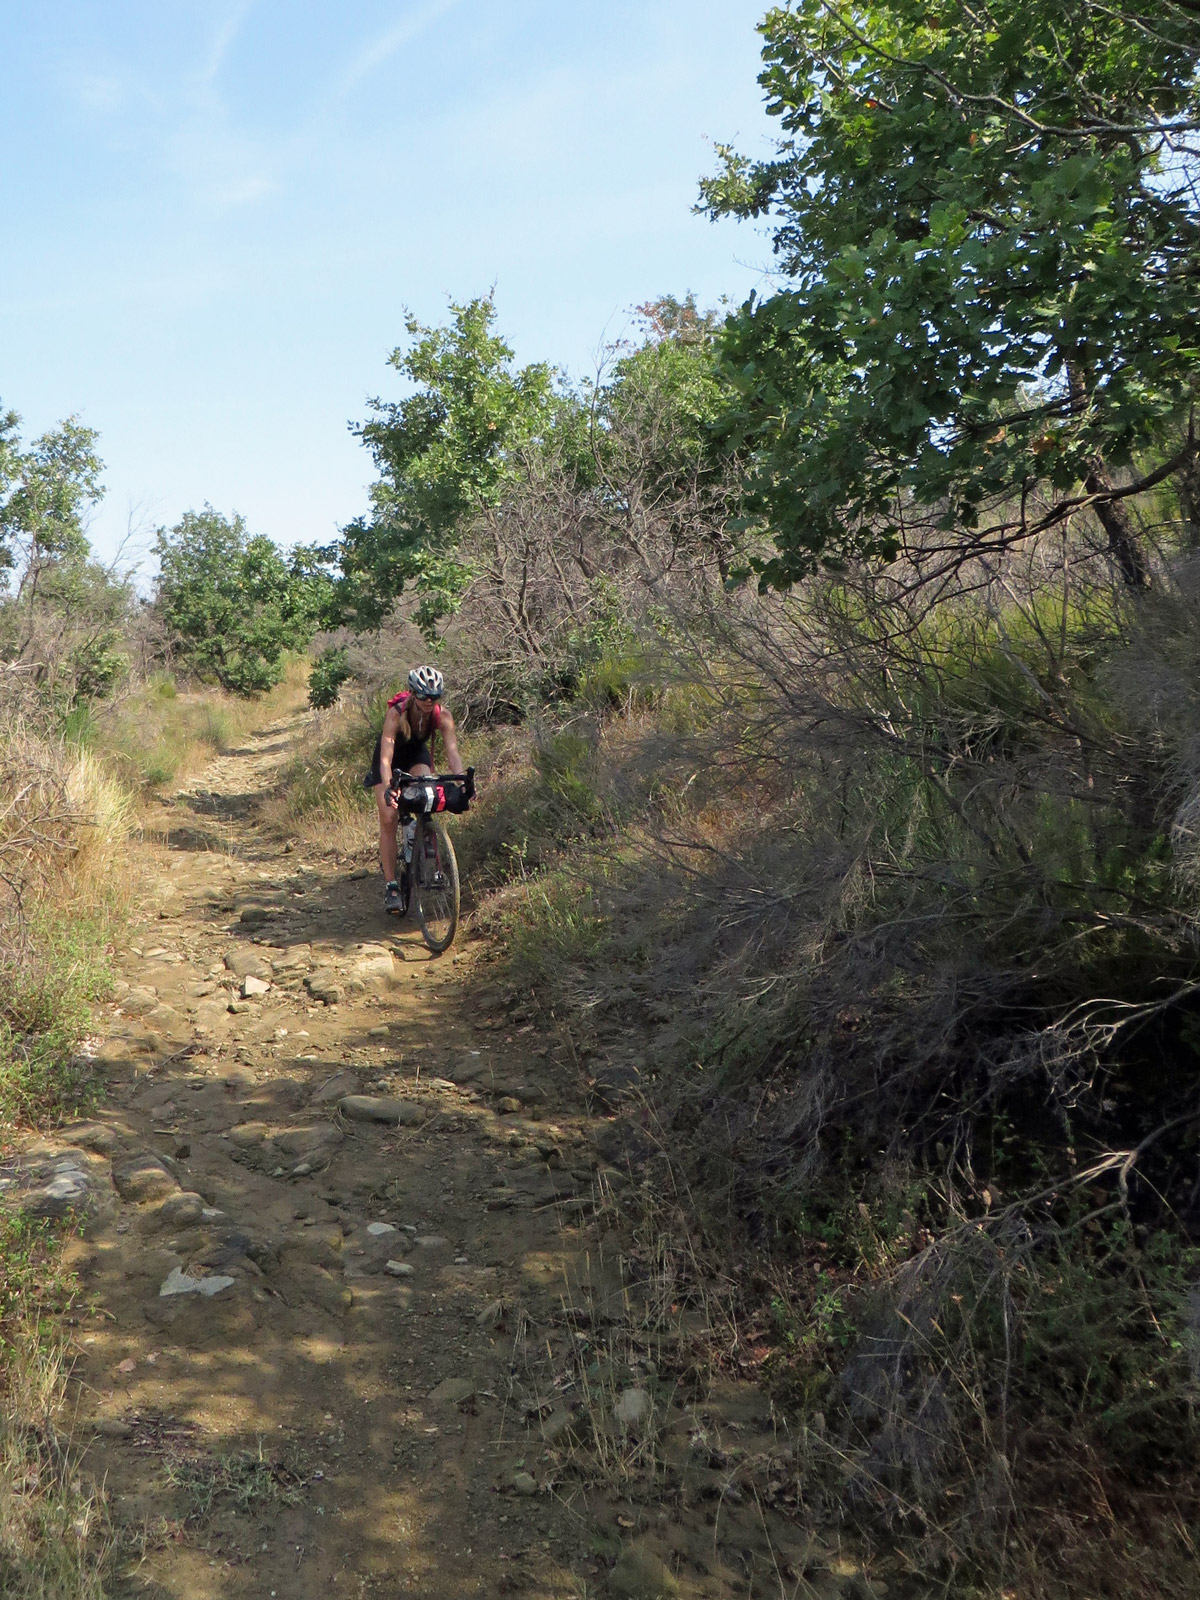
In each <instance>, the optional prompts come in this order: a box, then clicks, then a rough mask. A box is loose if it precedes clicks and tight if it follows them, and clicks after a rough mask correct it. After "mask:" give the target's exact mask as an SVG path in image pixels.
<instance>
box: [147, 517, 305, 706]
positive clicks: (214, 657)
mask: <svg viewBox="0 0 1200 1600" xmlns="http://www.w3.org/2000/svg"><path fill="white" fill-rule="evenodd" d="M155 548H156V551H157V554H158V561H159V577H158V590H157V596H156V603H157V606H158V609H159V612H160V614H161V616H162V618H163V621H164V622H165V624H166V626H167V628H168V629H169V631H170V633H171V635H172V637H173V639H174V641H175V645H176V650H177V653H178V657H179V659H180V660H181V661H182V662H183V663H184V664H185V665H186V667H187V668H188V669H189V670H190V671H191V672H193V673H195V675H196V676H197V677H198V678H199V679H200V680H201V681H202V682H208V683H219V684H220V685H221V687H222V688H224V689H229V690H232V691H233V692H234V693H236V694H255V693H258V692H260V691H262V690H265V689H270V688H272V687H273V686H274V685H275V684H276V683H278V682H279V680H280V678H281V677H282V676H283V658H284V653H285V651H287V650H295V649H302V648H303V647H304V646H305V645H307V644H308V642H309V640H310V639H311V638H312V635H313V633H314V631H315V629H316V627H317V625H318V622H319V620H320V618H321V616H322V614H323V612H324V610H325V607H326V606H327V604H328V599H329V582H328V579H327V578H326V577H325V575H324V569H323V567H322V566H321V563H320V558H319V557H318V556H317V555H316V554H315V553H314V552H312V551H308V550H299V551H296V552H294V553H293V554H292V556H291V557H290V559H285V557H284V556H283V555H282V554H281V553H280V551H279V550H278V549H277V548H276V546H275V545H274V544H272V542H271V540H270V539H267V538H265V537H264V536H263V535H261V534H259V535H254V536H251V535H250V534H249V533H248V532H247V529H246V524H245V522H244V521H243V519H242V518H241V517H240V516H237V515H236V514H235V515H234V516H233V517H232V519H230V518H227V517H223V516H222V515H221V514H220V513H219V512H217V511H214V510H213V508H212V507H211V506H209V505H206V506H205V507H204V509H203V511H188V512H185V513H184V515H183V517H182V518H181V519H180V521H179V522H178V523H176V525H175V526H174V527H173V528H171V529H170V530H168V529H165V528H163V529H160V530H159V534H158V538H157V541H156V546H155Z"/></svg>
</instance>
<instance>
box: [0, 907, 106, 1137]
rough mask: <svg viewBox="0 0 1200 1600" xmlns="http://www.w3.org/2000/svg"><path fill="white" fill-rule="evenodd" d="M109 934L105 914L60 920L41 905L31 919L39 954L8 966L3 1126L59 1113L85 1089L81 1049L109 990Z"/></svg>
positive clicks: (0, 1084)
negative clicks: (94, 1013) (97, 1005)
mask: <svg viewBox="0 0 1200 1600" xmlns="http://www.w3.org/2000/svg"><path fill="white" fill-rule="evenodd" d="M110 933H111V929H110V927H109V926H108V925H107V923H106V921H105V920H104V918H103V917H101V916H99V915H92V916H81V915H74V916H72V917H71V918H70V919H69V920H65V919H64V920H62V921H57V920H56V919H55V914H54V912H53V910H52V909H51V908H49V907H43V908H40V909H39V911H38V913H37V916H36V918H35V919H34V922H33V925H32V936H33V949H34V951H35V955H34V957H33V958H32V959H30V958H28V957H19V958H18V959H17V960H16V961H11V962H6V963H5V964H4V968H3V979H4V988H5V997H4V1001H3V1005H0V1128H2V1127H3V1126H4V1125H5V1124H9V1125H11V1124H13V1123H30V1122H34V1121H36V1120H38V1119H40V1118H45V1117H47V1116H53V1115H56V1114H60V1113H61V1112H63V1111H64V1110H67V1109H69V1108H70V1107H72V1106H75V1105H77V1104H78V1103H79V1101H80V1100H81V1098H82V1097H83V1096H84V1095H85V1094H86V1093H87V1091H88V1087H89V1081H88V1072H87V1069H86V1066H83V1065H81V1064H80V1061H79V1059H78V1058H77V1056H76V1049H77V1046H78V1042H79V1040H80V1038H81V1037H82V1036H83V1035H84V1034H85V1033H86V1031H87V1027H88V1023H89V1021H90V1018H91V1007H92V1005H93V1003H94V1002H96V1001H97V1000H102V999H104V998H105V997H106V996H107V994H108V990H109V984H110V982H111V973H110V969H109V959H108V937H109V935H110Z"/></svg>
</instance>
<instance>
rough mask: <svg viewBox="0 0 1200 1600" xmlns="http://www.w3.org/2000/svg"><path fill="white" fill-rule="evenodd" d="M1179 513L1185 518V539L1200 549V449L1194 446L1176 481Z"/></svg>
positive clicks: (1191, 547) (1193, 548)
mask: <svg viewBox="0 0 1200 1600" xmlns="http://www.w3.org/2000/svg"><path fill="white" fill-rule="evenodd" d="M1175 492H1176V494H1177V495H1178V496H1179V514H1180V516H1181V518H1182V520H1183V540H1184V543H1185V544H1186V545H1187V546H1188V548H1189V549H1191V550H1200V450H1197V449H1196V448H1195V447H1193V448H1192V452H1191V454H1190V455H1189V456H1188V459H1187V461H1186V462H1185V463H1184V465H1183V467H1182V468H1181V469H1180V472H1179V477H1178V478H1177V479H1176V482H1175Z"/></svg>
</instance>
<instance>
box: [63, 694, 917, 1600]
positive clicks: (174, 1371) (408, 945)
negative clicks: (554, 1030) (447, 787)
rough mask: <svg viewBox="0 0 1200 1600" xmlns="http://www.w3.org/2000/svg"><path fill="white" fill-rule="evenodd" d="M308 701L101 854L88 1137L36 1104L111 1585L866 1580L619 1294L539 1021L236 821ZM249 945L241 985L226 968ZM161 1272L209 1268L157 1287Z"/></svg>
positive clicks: (591, 1119)
mask: <svg viewBox="0 0 1200 1600" xmlns="http://www.w3.org/2000/svg"><path fill="white" fill-rule="evenodd" d="M305 728H306V722H305V719H304V718H302V717H296V718H294V719H292V720H290V721H287V722H284V723H281V724H279V725H277V726H276V727H274V728H271V729H268V730H266V731H265V732H264V733H263V734H261V735H259V736H258V737H256V738H255V739H253V740H252V741H251V742H250V743H249V744H248V745H247V747H246V748H245V749H242V750H238V751H234V752H232V753H231V754H228V755H226V756H224V757H222V758H221V759H219V760H217V761H216V762H214V763H213V765H212V766H211V767H210V768H209V769H208V770H207V771H206V772H204V773H203V774H202V775H201V777H200V779H199V780H198V781H197V782H196V784H194V785H193V786H192V788H191V790H190V791H189V792H187V793H182V794H179V795H177V796H175V797H173V799H172V800H171V801H170V802H167V803H164V807H163V809H162V813H161V818H160V820H158V821H157V822H156V823H155V825H154V826H153V827H150V828H148V829H147V831H146V834H145V836H144V838H143V839H142V840H141V841H140V842H139V843H138V844H137V845H136V846H134V847H133V849H132V851H131V857H130V864H129V865H130V872H131V874H132V875H133V876H134V878H135V879H136V882H137V884H138V885H139V886H140V890H141V900H142V904H143V912H142V915H141V918H140V920H139V922H138V923H137V924H136V926H135V927H134V930H133V932H132V935H131V938H132V943H131V945H130V947H129V948H128V949H126V950H123V951H121V952H120V954H119V956H118V959H117V971H118V976H119V979H120V980H121V983H120V984H119V986H118V999H117V1003H116V1005H115V1006H114V1007H113V1008H112V1009H111V1013H110V1015H109V1016H108V1017H107V1018H106V1020H105V1032H104V1035H103V1037H102V1038H100V1039H98V1040H97V1042H96V1053H97V1059H98V1065H99V1067H100V1069H101V1071H102V1072H103V1073H104V1075H105V1077H106V1081H107V1088H106V1093H105V1098H104V1100H103V1102H102V1104H101V1106H100V1107H99V1110H98V1112H97V1114H96V1116H95V1118H94V1123H95V1124H97V1125H99V1126H98V1127H96V1128H94V1129H89V1128H76V1129H74V1130H64V1135H65V1137H67V1138H70V1139H72V1140H73V1141H76V1142H78V1141H80V1140H84V1141H86V1142H87V1143H88V1144H89V1145H91V1146H92V1147H93V1148H94V1149H95V1150H97V1151H99V1154H97V1155H94V1156H92V1157H91V1158H90V1159H91V1160H92V1163H93V1166H94V1167H99V1168H100V1170H101V1173H102V1183H101V1184H100V1185H99V1187H98V1193H99V1196H100V1198H99V1204H98V1208H97V1210H96V1211H95V1213H94V1215H93V1217H92V1220H91V1221H90V1222H89V1223H88V1224H87V1225H86V1227H85V1228H84V1230H83V1232H82V1235H81V1236H80V1237H78V1238H76V1239H75V1240H74V1241H73V1242H72V1245H71V1247H70V1254H71V1261H72V1265H73V1266H74V1268H75V1270H76V1272H77V1273H78V1274H79V1277H80V1279H81V1281H82V1284H83V1288H84V1291H85V1295H86V1301H85V1304H86V1306H87V1307H89V1308H90V1309H88V1310H86V1311H83V1312H81V1313H80V1314H79V1315H78V1318H77V1322H76V1325H75V1327H74V1328H73V1330H72V1333H73V1337H74V1341H75V1355H76V1363H75V1369H74V1380H73V1381H74V1404H75V1408H76V1415H75V1421H74V1427H75V1432H76V1436H77V1439H78V1441H79V1442H80V1443H81V1444H82V1445H83V1446H84V1451H83V1458H82V1467H83V1470H84V1472H85V1473H90V1474H92V1475H93V1476H94V1478H95V1479H96V1480H97V1481H102V1482H103V1483H104V1485H105V1486H106V1490H107V1493H108V1496H109V1498H110V1504H111V1508H112V1513H113V1517H114V1521H115V1522H116V1524H117V1526H118V1529H119V1530H120V1541H121V1549H120V1556H119V1560H118V1563H117V1566H118V1569H119V1573H118V1576H117V1579H116V1582H115V1592H116V1593H119V1594H129V1595H134V1594H138V1595H143V1594H151V1595H159V1596H173V1597H179V1600H209V1597H211V1600H217V1597H221V1600H241V1597H247V1600H248V1597H255V1600H257V1597H263V1600H267V1597H275V1596H277V1597H278V1600H285V1597H287V1600H315V1597H317V1596H320V1597H321V1600H329V1597H331V1596H333V1597H336V1596H338V1595H346V1596H359V1595H372V1596H375V1595H379V1596H393V1595H395V1596H400V1595H404V1596H429V1597H439V1600H443V1597H444V1600H449V1597H456V1596H468V1595H470V1596H492V1595H501V1594H505V1593H522V1594H527V1595H530V1596H534V1597H537V1596H542V1597H545V1600H551V1597H556V1600H557V1597H562V1596H593V1595H595V1596H598V1595H601V1594H606V1593H617V1594H627V1595H638V1594H645V1595H654V1594H668V1593H670V1594H674V1593H679V1594H683V1595H695V1596H700V1595H706V1596H712V1597H724V1596H732V1595H734V1594H736V1595H739V1596H748V1595H749V1596H758V1595H760V1596H767V1595H770V1596H772V1597H780V1596H794V1595H818V1596H834V1595H842V1596H846V1595H850V1594H857V1595H860V1596H865V1595H869V1594H870V1593H872V1592H874V1593H880V1594H882V1593H884V1592H885V1590H884V1587H883V1586H882V1585H880V1586H878V1587H877V1588H876V1589H875V1590H872V1589H871V1587H870V1586H869V1585H868V1584H867V1583H866V1581H865V1578H864V1576H863V1575H861V1574H858V1573H857V1572H856V1571H855V1569H854V1568H853V1565H852V1564H850V1563H843V1564H840V1565H839V1563H837V1562H836V1561H833V1562H831V1561H830V1560H829V1559H828V1558H826V1559H825V1560H817V1559H816V1556H815V1553H814V1551H813V1549H812V1547H811V1545H810V1543H809V1542H808V1540H807V1539H806V1538H805V1537H804V1536H803V1535H802V1533H801V1531H800V1529H799V1528H798V1526H797V1524H796V1523H795V1522H794V1521H793V1520H792V1519H791V1518H790V1517H789V1516H788V1515H786V1514H785V1513H786V1505H785V1500H786V1496H787V1494H788V1493H790V1492H791V1491H790V1490H789V1489H788V1488H787V1485H788V1484H789V1482H790V1481H791V1480H790V1478H789V1473H788V1459H789V1450H790V1446H789V1441H788V1439H787V1437H786V1434H784V1433H782V1432H781V1431H780V1428H779V1426H778V1425H777V1424H776V1423H775V1422H774V1421H773V1419H772V1418H771V1417H770V1414H769V1408H768V1406H767V1404H766V1402H765V1401H764V1400H763V1398H762V1396H761V1395H760V1393H759V1392H758V1391H757V1390H756V1389H754V1388H752V1387H750V1386H748V1385H740V1384H720V1383H718V1384H716V1385H715V1386H714V1385H712V1384H707V1385H703V1386H702V1385H701V1383H700V1381H699V1379H698V1378H697V1376H696V1373H695V1371H694V1370H690V1371H689V1369H688V1363H687V1361H686V1360H683V1359H681V1355H680V1352H681V1351H682V1350H683V1349H684V1348H685V1341H686V1337H687V1328H686V1326H685V1322H686V1319H685V1316H684V1313H682V1312H680V1313H679V1318H678V1322H677V1325H675V1326H671V1325H670V1316H671V1315H672V1314H673V1312H674V1310H675V1309H677V1308H672V1307H670V1306H665V1307H660V1308H659V1311H660V1312H661V1313H662V1315H659V1314H658V1313H656V1317H655V1318H648V1317H647V1315H646V1311H645V1305H646V1301H647V1297H648V1296H649V1297H650V1298H652V1296H653V1287H654V1286H653V1284H649V1285H648V1284H646V1283H645V1282H643V1283H641V1285H640V1286H635V1285H632V1284H631V1282H630V1281H629V1272H628V1268H627V1263H625V1262H624V1259H623V1246H622V1243H621V1233H620V1228H619V1225H618V1224H617V1223H615V1221H614V1216H615V1213H614V1210H613V1207H612V1205H611V1202H610V1194H611V1191H612V1188H613V1186H619V1181H620V1180H619V1177H618V1176H617V1175H616V1174H606V1173H605V1171H604V1167H603V1162H602V1159H601V1157H600V1155H599V1154H598V1150H599V1149H603V1148H605V1135H608V1134H611V1129H610V1128H609V1127H608V1125H607V1119H606V1118H605V1117H604V1116H597V1115H594V1114H589V1113H588V1112H587V1111H586V1110H585V1104H586V1100H585V1093H584V1085H583V1084H582V1082H581V1080H580V1077H579V1073H578V1069H577V1067H576V1066H575V1065H574V1063H573V1062H572V1060H571V1057H570V1051H569V1045H568V1043H567V1042H566V1041H565V1040H562V1041H560V1040H551V1039H547V1038H545V1037H543V1036H540V1035H539V1033H538V1032H537V1031H535V1030H534V1029H533V1028H532V1026H531V1025H529V1024H528V1023H527V1022H523V1021H521V1020H517V1021H516V1022H514V1021H513V1020H512V1018H511V1016H510V1015H509V1014H503V1013H500V1012H499V1011H493V1010H489V1002H488V1000H487V991H486V989H485V987H484V985H483V981H482V980H483V973H482V972H481V964H480V961H479V960H478V951H479V946H478V945H477V944H473V943H472V942H471V941H469V940H464V938H463V936H462V935H461V934H460V941H459V944H460V948H459V949H458V951H457V952H454V953H451V954H450V955H447V956H444V957H442V958H440V959H434V958H431V957H430V956H429V954H428V952H427V950H426V949H425V947H424V945H423V943H422V941H421V938H420V935H419V932H418V931H417V930H416V928H415V926H414V925H413V924H411V923H407V922H404V923H398V922H396V921H394V920H389V919H386V918H384V917H383V915H382V913H381V911H380V909H379V905H380V881H379V877H378V874H377V872H375V871H373V870H371V871H368V870H366V869H364V868H362V867H361V866H357V867H356V866H355V864H354V863H350V864H347V863H346V862H345V861H344V859H343V860H342V861H341V862H340V863H339V861H338V859H337V858H335V857H334V856H333V855H332V854H330V855H328V856H323V855H322V854H321V852H320V851H318V850H316V849H313V848H309V847H304V846H296V847H295V848H292V849H290V850H289V849H285V848H284V847H283V846H281V845H280V843H279V842H278V841H276V840H273V839H271V838H270V837H268V836H267V835H266V834H265V832H264V831H263V830H262V829H261V828H260V827H259V826H258V825H257V823H256V804H257V800H258V798H259V797H261V796H262V795H264V794H265V793H266V792H268V790H269V788H270V786H271V784H272V782H273V781H275V775H276V773H277V769H278V767H279V765H280V763H281V762H282V761H283V760H284V759H285V758H286V757H287V756H288V755H289V754H290V753H291V751H292V750H293V748H294V747H295V744H296V741H297V740H298V739H299V738H302V737H303V736H304V733H305ZM366 842H367V841H366V834H365V832H364V849H365V846H366ZM365 859H366V855H365V853H364V855H363V856H362V857H360V860H365ZM255 957H257V958H258V959H259V960H260V961H261V962H262V963H263V965H262V966H261V967H259V968H258V969H257V970H258V971H259V972H260V973H263V974H265V975H266V976H265V977H264V979H263V981H264V982H269V984H270V987H269V989H267V991H266V992H265V993H264V994H261V995H259V996H258V997H251V998H247V999H245V1000H242V999H240V998H239V994H240V988H241V980H240V979H239V978H236V977H235V975H234V973H233V971H231V970H230V966H229V965H227V963H232V965H233V966H234V967H240V968H241V969H243V970H245V968H246V966H247V963H248V958H249V964H250V965H251V966H253V958H255ZM250 987H254V985H253V984H251V985H250ZM150 990H152V991H153V993H149V992H148V991H150ZM314 991H316V993H318V994H322V995H323V996H324V999H323V1000H322V999H319V998H317V997H316V994H314ZM351 1093H364V1094H374V1095H383V1096H388V1097H391V1098H394V1099H397V1100H399V1101H400V1102H402V1105H403V1108H404V1109H403V1112H402V1115H403V1118H404V1120H402V1121H401V1122H399V1123H398V1124H392V1123H386V1124H385V1123H375V1122H363V1121H358V1120H353V1119H351V1118H349V1117H347V1116H345V1115H343V1114H342V1112H341V1111H339V1109H338V1102H339V1099H340V1098H341V1097H342V1096H344V1095H347V1094H351ZM394 1114H400V1113H394ZM102 1130H108V1131H107V1132H105V1131H102ZM610 1142H611V1141H610ZM55 1144H56V1147H58V1148H61V1141H56V1142H55ZM147 1155H151V1156H153V1157H156V1158H159V1160H160V1162H161V1163H162V1164H163V1165H164V1166H165V1168H166V1171H165V1172H162V1171H159V1170H158V1169H156V1168H154V1167H153V1163H151V1164H150V1165H151V1172H150V1176H149V1178H147V1177H146V1176H145V1173H144V1172H143V1174H142V1177H141V1179H140V1180H139V1178H138V1176H137V1174H136V1173H134V1174H132V1175H131V1174H130V1163H131V1161H132V1160H133V1158H144V1157H145V1156H147ZM109 1163H111V1167H110V1166H109V1165H108V1164H109ZM145 1166H146V1163H145V1162H144V1161H143V1167H145ZM114 1181H115V1184H116V1186H115V1187H114ZM122 1190H123V1191H124V1192H123V1193H122ZM181 1192H182V1193H183V1194H185V1195H194V1196H197V1197H198V1198H196V1199H192V1200H187V1199H180V1198H178V1196H179V1195H180V1193H181ZM139 1193H143V1194H146V1195H147V1197H146V1198H141V1199H139V1198H137V1195H138V1194H139ZM372 1224H374V1225H377V1226H376V1227H375V1231H374V1232H371V1231H368V1230H369V1226H370V1225H372ZM380 1224H384V1225H387V1230H389V1231H385V1230H384V1229H381V1228H380V1227H379V1226H378V1225H380ZM389 1262H391V1263H392V1266H391V1267H390V1268H389V1267H388V1265H387V1264H388V1263H389ZM398 1269H399V1271H398ZM180 1271H182V1274H183V1275H184V1279H185V1280H192V1279H199V1280H202V1281H206V1280H210V1279H212V1278H214V1277H216V1278H226V1279H229V1280H231V1281H230V1282H229V1283H227V1284H226V1285H225V1287H223V1288H221V1289H220V1291H219V1292H217V1293H215V1294H213V1295H211V1296H210V1295H207V1294H204V1293H201V1292H188V1293H182V1294H177V1295H163V1294H162V1293H161V1290H162V1288H163V1286H164V1285H165V1284H166V1283H167V1282H168V1280H169V1279H171V1278H172V1275H173V1274H174V1280H173V1281H175V1282H179V1281H180ZM210 1286H211V1285H210ZM692 1315H693V1318H694V1313H693V1314H692ZM664 1316H665V1318H666V1320H665V1321H664ZM652 1327H654V1328H656V1330H657V1331H656V1332H654V1333H653V1335H652V1334H650V1333H647V1331H646V1330H647V1329H648V1328H652ZM448 1380H449V1381H448ZM630 1394H633V1395H634V1396H635V1397H637V1396H640V1398H634V1399H632V1400H631V1399H630V1398H629V1396H630ZM614 1407H618V1408H623V1414H624V1415H625V1416H626V1418H627V1420H626V1421H624V1422H622V1421H619V1420H618V1419H617V1418H615V1417H614V1415H613V1408H614ZM639 1410H640V1411H641V1412H642V1413H643V1414H642V1415H634V1413H638V1412H639ZM519 1474H526V1475H527V1476H519ZM781 1496H782V1497H783V1498H781Z"/></svg>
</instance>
